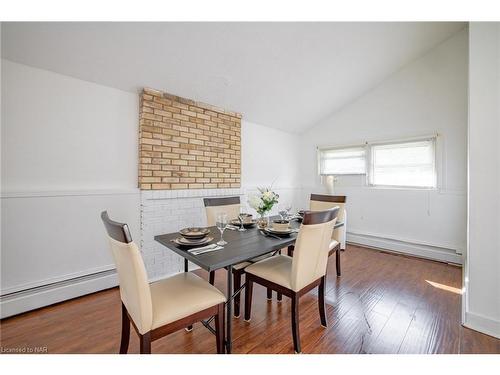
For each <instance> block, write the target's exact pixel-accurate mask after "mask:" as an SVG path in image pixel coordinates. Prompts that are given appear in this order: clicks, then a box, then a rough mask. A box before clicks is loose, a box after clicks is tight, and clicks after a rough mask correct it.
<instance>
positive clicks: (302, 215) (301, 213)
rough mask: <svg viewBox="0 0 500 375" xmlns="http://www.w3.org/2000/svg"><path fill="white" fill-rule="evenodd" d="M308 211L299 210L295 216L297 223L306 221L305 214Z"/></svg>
mask: <svg viewBox="0 0 500 375" xmlns="http://www.w3.org/2000/svg"><path fill="white" fill-rule="evenodd" d="M305 212H306V211H305V210H299V211H297V215H296V216H295V218H296V219H297V221H299V222H301V221H302V220H304V213H305Z"/></svg>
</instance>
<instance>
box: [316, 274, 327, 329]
mask: <svg viewBox="0 0 500 375" xmlns="http://www.w3.org/2000/svg"><path fill="white" fill-rule="evenodd" d="M325 283H326V276H323V277H322V278H321V283H320V284H319V286H318V307H319V317H320V319H321V325H322V326H323V327H325V328H326V327H327V321H326V309H325Z"/></svg>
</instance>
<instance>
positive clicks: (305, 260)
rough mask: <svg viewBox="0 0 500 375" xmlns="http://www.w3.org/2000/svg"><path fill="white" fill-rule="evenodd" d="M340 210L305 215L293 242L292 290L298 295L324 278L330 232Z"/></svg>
mask: <svg viewBox="0 0 500 375" xmlns="http://www.w3.org/2000/svg"><path fill="white" fill-rule="evenodd" d="M338 211H339V209H338V208H337V207H336V208H332V209H329V210H325V211H317V212H312V211H306V212H305V213H304V220H303V221H302V225H301V226H300V231H299V234H298V235H297V239H296V241H295V249H294V251H293V260H292V275H291V276H292V280H291V284H292V289H293V290H294V291H299V290H300V289H302V288H303V287H305V286H307V285H309V284H310V283H312V282H313V281H315V280H317V279H319V278H320V277H322V276H324V275H325V274H326V266H327V262H328V252H329V246H330V241H331V238H332V231H333V227H334V225H335V222H336V220H337V214H338Z"/></svg>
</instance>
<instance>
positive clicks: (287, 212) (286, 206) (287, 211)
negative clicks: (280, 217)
mask: <svg viewBox="0 0 500 375" xmlns="http://www.w3.org/2000/svg"><path fill="white" fill-rule="evenodd" d="M285 210H286V216H287V217H290V211H291V210H292V204H291V203H290V202H288V203H287V204H286V205H285Z"/></svg>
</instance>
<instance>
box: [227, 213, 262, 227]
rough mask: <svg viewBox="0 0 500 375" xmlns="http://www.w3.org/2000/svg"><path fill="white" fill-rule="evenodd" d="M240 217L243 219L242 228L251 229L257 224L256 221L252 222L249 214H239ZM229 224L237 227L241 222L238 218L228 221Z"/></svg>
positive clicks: (252, 219)
mask: <svg viewBox="0 0 500 375" xmlns="http://www.w3.org/2000/svg"><path fill="white" fill-rule="evenodd" d="M241 215H242V218H243V227H244V228H251V227H253V226H254V225H255V223H257V220H254V218H253V216H252V215H251V214H241ZM230 224H231V225H235V226H238V227H239V226H241V222H240V219H239V217H237V218H235V219H232V220H231V221H230Z"/></svg>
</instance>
